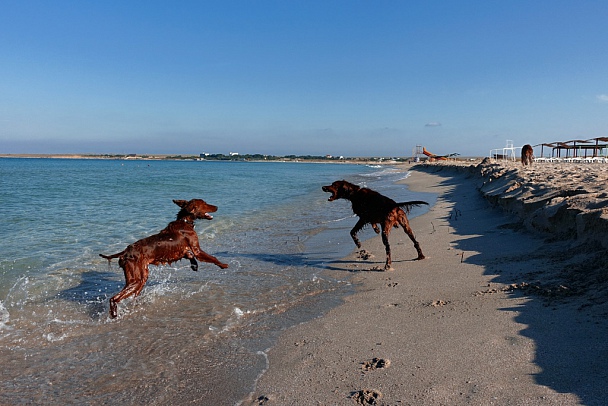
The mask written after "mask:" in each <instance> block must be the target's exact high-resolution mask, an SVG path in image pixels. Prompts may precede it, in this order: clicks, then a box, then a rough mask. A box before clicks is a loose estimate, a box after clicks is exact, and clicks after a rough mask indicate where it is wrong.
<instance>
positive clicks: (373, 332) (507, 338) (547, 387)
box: [243, 162, 608, 405]
mask: <svg viewBox="0 0 608 406" xmlns="http://www.w3.org/2000/svg"><path fill="white" fill-rule="evenodd" d="M408 168H409V167H405V168H404V169H408ZM606 175H608V165H604V166H601V165H599V164H597V165H596V164H593V166H587V167H584V166H581V164H579V166H578V167H576V166H573V167H567V166H557V167H554V166H542V165H535V166H534V167H533V168H531V169H530V168H523V169H522V168H521V165H517V164H515V163H508V164H495V163H493V162H487V163H484V164H482V165H469V164H465V165H462V164H460V165H456V164H435V165H433V164H431V165H419V166H416V167H414V168H413V172H412V175H411V176H410V177H409V178H408V179H406V180H405V183H407V184H408V185H409V187H410V188H411V189H412V190H415V191H426V192H435V193H438V194H439V198H438V202H437V204H436V205H435V206H434V207H433V208H432V209H431V211H430V212H429V213H427V214H425V215H423V216H420V217H417V218H414V219H412V220H411V226H412V228H413V230H414V232H415V233H416V237H417V239H418V241H419V242H420V244H421V246H422V249H423V251H424V253H425V254H426V256H427V259H425V260H422V261H415V260H414V258H415V257H416V251H415V250H414V248H413V246H412V244H411V242H410V241H409V239H408V238H407V237H406V236H405V234H404V233H403V232H402V231H401V230H393V232H392V234H391V238H390V242H391V247H392V251H393V268H394V269H395V270H394V271H392V272H378V271H375V269H377V268H378V267H382V265H383V263H384V259H385V257H384V248H383V246H382V243H381V240H380V238H379V237H374V238H371V239H369V240H366V241H364V242H363V248H364V249H365V250H366V251H368V252H370V253H372V254H373V255H374V256H373V257H372V258H369V259H362V258H361V255H359V254H358V253H357V252H353V253H352V254H351V255H350V256H349V257H347V258H344V259H343V260H341V261H338V262H336V263H335V264H334V268H335V272H353V273H354V280H355V282H356V283H357V284H358V290H357V293H356V294H354V295H352V296H349V297H347V298H346V300H345V303H344V304H343V305H340V306H339V307H337V308H335V309H333V310H331V311H329V312H328V313H327V314H326V315H325V316H323V317H321V318H318V319H315V320H313V321H310V322H307V323H304V324H300V325H298V326H296V327H293V328H291V329H289V330H288V331H286V332H285V333H284V334H283V335H282V336H281V337H280V339H279V342H278V344H277V345H276V346H274V347H273V348H272V349H270V350H269V351H268V370H267V371H266V372H265V373H264V374H263V375H262V377H261V378H260V379H259V381H258V383H257V385H256V388H255V390H254V392H253V393H252V394H251V395H250V396H249V398H248V399H247V400H245V401H243V404H246V405H350V404H378V405H492V404H495V405H579V404H584V405H604V404H608V391H606V390H605V385H606V382H608V362H607V361H608V340H606V337H607V334H608V322H607V321H606V320H607V317H606V316H608V304H607V300H606V299H607V298H608V270H607V268H608V267H607V266H606V258H608V256H607V255H606V254H607V250H608V247H607V244H608V232H607V230H608V227H607V226H606V224H607V219H608V210H607V207H608V205H607V201H608V197H607V194H606V192H604V191H603V190H604V187H605V185H606V184H607V183H606ZM480 192H481V193H480Z"/></svg>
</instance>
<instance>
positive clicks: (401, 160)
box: [0, 154, 477, 165]
mask: <svg viewBox="0 0 608 406" xmlns="http://www.w3.org/2000/svg"><path fill="white" fill-rule="evenodd" d="M0 158H31V159H36V158H39V159H108V160H128V161H213V162H215V161H226V162H235V161H237V162H300V163H301V162H304V163H306V162H308V163H344V164H363V165H395V164H410V163H414V158H413V157H343V156H340V157H335V156H331V155H326V156H312V155H284V156H277V155H263V154H244V155H224V154H213V155H211V154H210V155H178V154H175V155H169V154H142V155H138V154H0ZM425 159H426V157H423V158H421V159H420V160H421V161H424V160H425ZM476 159H477V158H464V157H459V158H457V159H456V158H451V159H450V161H469V160H476Z"/></svg>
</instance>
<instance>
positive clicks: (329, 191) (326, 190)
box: [321, 186, 336, 202]
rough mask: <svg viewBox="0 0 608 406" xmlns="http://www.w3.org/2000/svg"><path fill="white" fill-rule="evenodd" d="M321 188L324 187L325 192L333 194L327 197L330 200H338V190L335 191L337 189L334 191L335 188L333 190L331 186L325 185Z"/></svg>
mask: <svg viewBox="0 0 608 406" xmlns="http://www.w3.org/2000/svg"><path fill="white" fill-rule="evenodd" d="M321 189H322V190H323V191H324V192H327V193H331V196H329V199H327V200H328V201H330V202H333V201H334V200H336V192H335V191H333V190H331V189H330V188H329V186H323V187H322V188H321Z"/></svg>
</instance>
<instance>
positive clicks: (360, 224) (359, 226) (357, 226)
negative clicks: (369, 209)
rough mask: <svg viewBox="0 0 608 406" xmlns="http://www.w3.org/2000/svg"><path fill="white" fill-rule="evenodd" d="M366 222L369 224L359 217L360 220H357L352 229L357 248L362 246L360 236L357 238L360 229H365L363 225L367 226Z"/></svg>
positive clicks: (351, 233) (351, 234)
mask: <svg viewBox="0 0 608 406" xmlns="http://www.w3.org/2000/svg"><path fill="white" fill-rule="evenodd" d="M365 224H367V223H366V222H365V221H363V220H361V219H359V221H357V224H355V226H354V227H353V229H352V230H350V236H351V237H352V239H353V241H354V242H355V245H356V246H357V248H361V241H359V238H357V233H358V232H359V231H361V230H362V229H363V227H365Z"/></svg>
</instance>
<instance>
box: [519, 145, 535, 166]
mask: <svg viewBox="0 0 608 406" xmlns="http://www.w3.org/2000/svg"><path fill="white" fill-rule="evenodd" d="M533 158H534V150H533V149H532V146H531V145H530V144H526V145H524V146H523V148H522V149H521V164H522V165H524V166H526V165H532V159H533Z"/></svg>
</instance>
